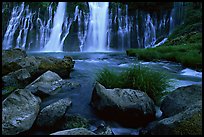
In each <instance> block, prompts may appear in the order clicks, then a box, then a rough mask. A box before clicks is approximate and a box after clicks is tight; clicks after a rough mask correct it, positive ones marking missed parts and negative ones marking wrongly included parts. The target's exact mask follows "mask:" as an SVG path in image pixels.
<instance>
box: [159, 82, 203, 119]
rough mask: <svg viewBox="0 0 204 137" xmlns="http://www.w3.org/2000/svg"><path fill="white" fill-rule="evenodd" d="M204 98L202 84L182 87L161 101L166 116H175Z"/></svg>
mask: <svg viewBox="0 0 204 137" xmlns="http://www.w3.org/2000/svg"><path fill="white" fill-rule="evenodd" d="M200 100H202V86H201V85H190V86H186V87H180V88H178V89H176V90H175V91H172V92H171V93H170V94H168V95H167V96H166V97H165V98H164V100H163V101H162V103H161V108H160V109H161V111H162V112H163V116H164V117H169V116H173V115H175V114H177V113H179V112H182V111H184V110H185V109H187V108H189V107H190V106H191V105H194V104H195V103H196V102H198V101H200Z"/></svg>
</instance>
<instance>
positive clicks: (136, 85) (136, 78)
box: [96, 66, 169, 104]
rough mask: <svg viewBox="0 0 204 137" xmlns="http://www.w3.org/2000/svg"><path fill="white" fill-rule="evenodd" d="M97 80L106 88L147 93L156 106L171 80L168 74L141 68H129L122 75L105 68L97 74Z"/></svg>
mask: <svg viewBox="0 0 204 137" xmlns="http://www.w3.org/2000/svg"><path fill="white" fill-rule="evenodd" d="M96 80H97V81H98V82H99V83H101V84H102V85H104V86H105V87H106V88H130V89H136V90H141V91H143V92H146V93H147V95H148V96H149V97H150V98H152V100H153V101H154V102H155V103H156V104H159V103H160V98H161V97H162V96H163V91H164V90H165V89H166V88H167V87H169V79H168V77H167V75H166V74H164V73H161V72H156V71H152V70H150V69H149V68H147V67H141V66H134V67H132V68H128V69H127V70H125V71H123V72H121V73H116V72H114V71H112V70H110V69H108V68H104V69H103V70H102V71H101V72H100V73H98V74H97V78H96Z"/></svg>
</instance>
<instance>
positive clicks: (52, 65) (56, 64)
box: [37, 57, 74, 78]
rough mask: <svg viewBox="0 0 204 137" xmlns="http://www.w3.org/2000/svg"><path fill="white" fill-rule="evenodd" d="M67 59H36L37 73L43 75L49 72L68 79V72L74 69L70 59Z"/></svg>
mask: <svg viewBox="0 0 204 137" xmlns="http://www.w3.org/2000/svg"><path fill="white" fill-rule="evenodd" d="M67 58H68V57H66V58H65V59H63V60H62V59H58V58H54V57H37V59H38V60H39V61H40V65H39V68H38V71H39V73H44V72H46V71H48V70H50V71H53V72H55V73H57V74H58V75H60V77H62V78H69V75H70V72H71V70H72V68H73V67H74V61H73V60H72V58H71V57H70V58H69V59H67Z"/></svg>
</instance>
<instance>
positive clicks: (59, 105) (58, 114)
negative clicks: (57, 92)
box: [36, 98, 72, 127]
mask: <svg viewBox="0 0 204 137" xmlns="http://www.w3.org/2000/svg"><path fill="white" fill-rule="evenodd" d="M71 103H72V102H71V100H70V99H69V98H64V99H60V100H58V101H57V102H54V103H52V104H50V105H48V106H46V107H44V108H43V109H42V110H41V111H40V113H39V115H38V117H37V120H36V124H37V125H38V126H39V127H43V126H44V127H51V126H53V125H54V124H55V123H56V122H57V121H58V120H60V118H62V117H63V116H64V114H65V112H66V110H67V108H68V107H70V106H71Z"/></svg>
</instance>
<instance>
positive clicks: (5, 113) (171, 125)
mask: <svg viewBox="0 0 204 137" xmlns="http://www.w3.org/2000/svg"><path fill="white" fill-rule="evenodd" d="M56 62H57V63H56ZM44 63H45V64H44ZM2 64H3V66H2V74H3V77H2V82H3V90H5V89H6V88H5V87H9V86H14V87H15V88H13V89H12V90H11V92H12V93H9V95H8V96H6V97H5V99H4V100H3V102H2V134H3V135H16V134H19V133H22V132H24V131H27V130H29V129H31V128H32V127H33V126H36V127H39V128H50V133H51V134H50V135H114V134H117V133H116V132H115V130H113V129H112V128H110V127H109V126H107V125H105V124H103V123H101V124H99V126H97V127H95V128H94V129H93V128H92V129H91V126H90V122H89V121H88V120H86V119H85V118H82V117H80V116H75V115H74V116H71V115H69V116H67V115H66V112H67V110H68V109H69V108H70V107H71V106H72V101H71V99H70V98H68V97H65V98H62V99H59V100H57V101H55V102H53V103H51V104H49V105H47V106H44V107H41V104H42V101H43V100H44V98H46V97H48V96H52V95H55V94H57V93H59V92H60V91H61V89H62V88H63V87H70V89H74V88H76V87H79V84H78V83H74V82H70V81H69V80H68V79H62V78H61V77H65V76H66V78H68V76H69V73H70V71H71V69H72V68H73V65H74V61H73V60H72V58H71V57H64V59H62V60H60V59H54V58H43V57H32V56H27V55H26V53H25V52H24V51H21V50H19V49H14V50H11V51H10V50H8V51H3V62H2ZM56 64H57V65H56ZM55 65H56V66H55ZM58 67H59V68H58ZM4 69H5V70H4ZM61 70H63V71H64V72H63V71H61ZM58 71H60V72H58ZM65 71H66V72H65ZM64 73H66V74H64ZM36 76H38V77H36ZM33 77H34V78H35V79H34V78H33ZM66 89H69V88H66ZM2 92H3V91H2ZM3 95H4V94H3ZM90 103H91V105H92V107H93V109H94V110H95V112H96V114H97V115H98V116H100V117H102V118H103V119H106V120H111V121H112V120H113V121H117V122H119V123H121V124H123V125H124V126H128V127H133V128H141V130H140V133H139V134H142V135H143V134H145V135H146V134H147V135H201V134H202V86H201V85H191V86H187V87H180V88H178V89H176V90H175V91H173V92H171V93H169V94H167V95H166V96H165V97H164V99H163V100H162V102H161V106H160V109H161V111H162V116H161V117H160V118H157V117H156V109H155V104H154V102H153V100H152V99H151V98H150V97H149V96H148V95H147V94H146V93H145V92H142V91H139V90H133V89H119V88H114V89H106V88H105V87H104V86H103V85H101V84H100V83H98V82H96V83H95V86H94V89H93V92H92V97H91V102H90ZM125 134H126V133H125ZM130 134H131V133H130Z"/></svg>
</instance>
